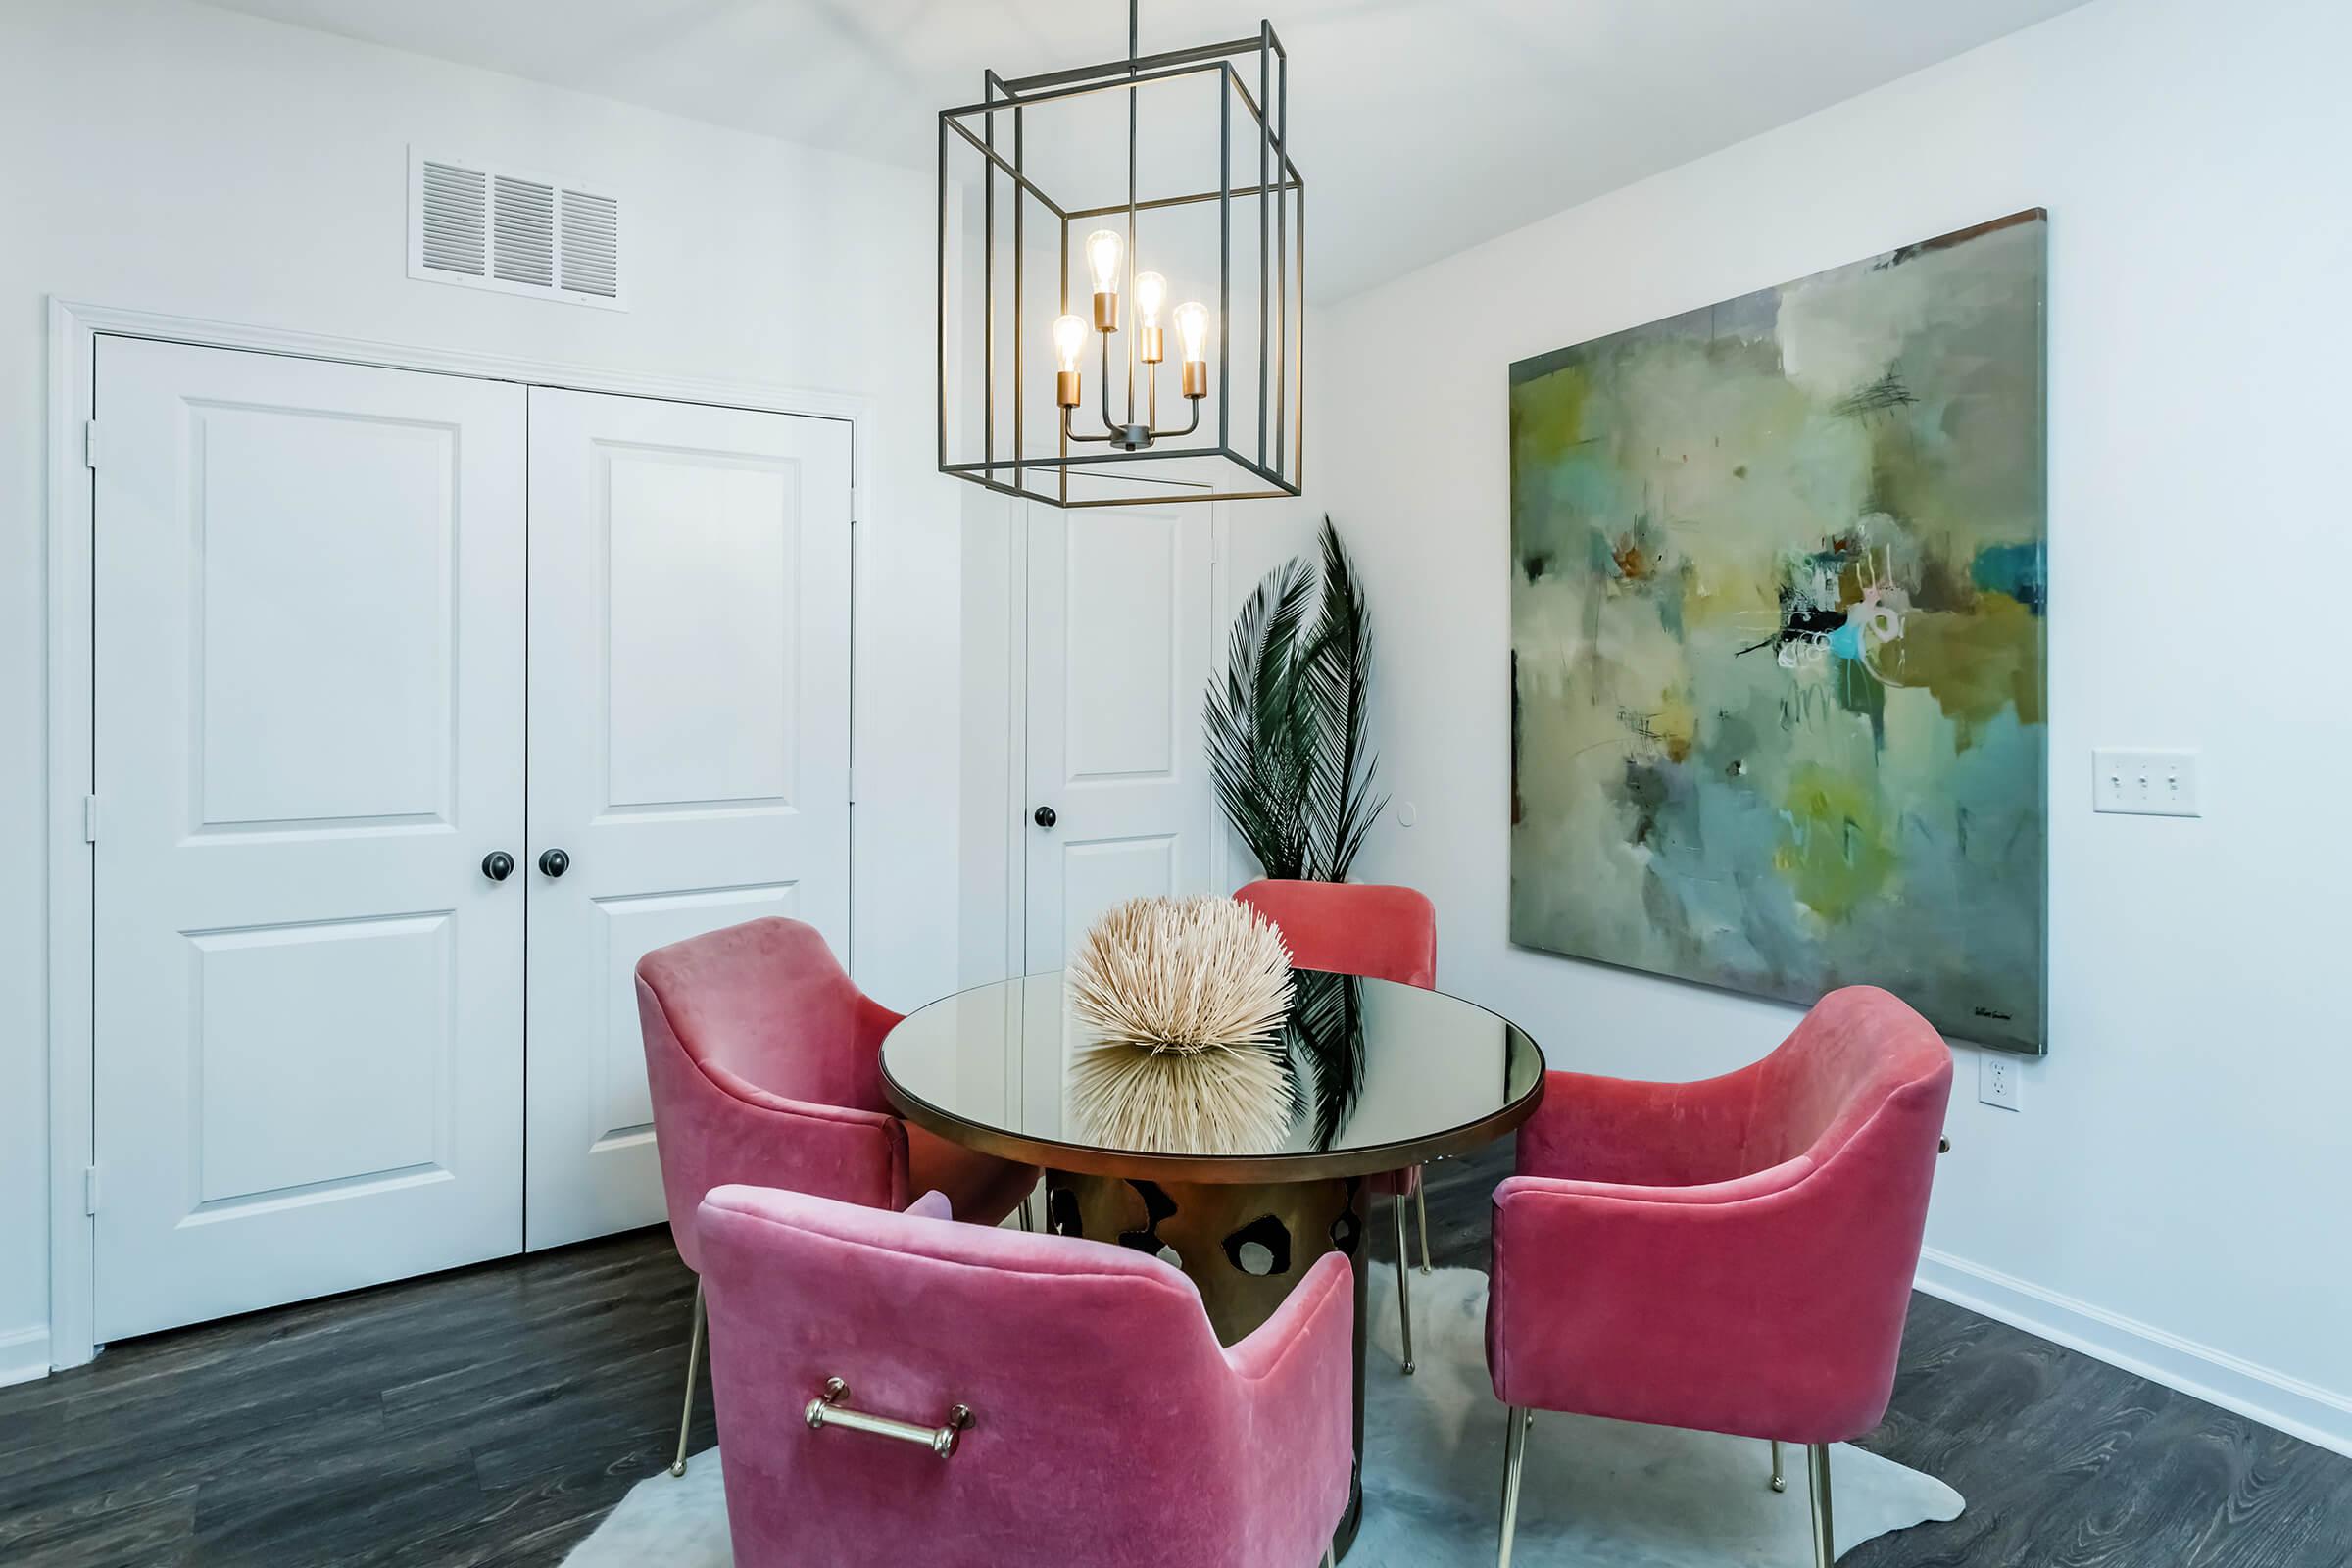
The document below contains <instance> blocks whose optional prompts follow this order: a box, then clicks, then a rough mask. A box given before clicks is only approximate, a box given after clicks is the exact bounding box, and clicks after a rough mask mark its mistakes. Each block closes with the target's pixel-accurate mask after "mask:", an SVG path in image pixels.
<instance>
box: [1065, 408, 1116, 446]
mask: <svg viewBox="0 0 2352 1568" xmlns="http://www.w3.org/2000/svg"><path fill="white" fill-rule="evenodd" d="M1061 433H1062V434H1063V435H1066V436H1068V437H1069V438H1070V439H1071V440H1073V441H1107V440H1109V439H1110V432H1109V431H1108V430H1105V431H1103V433H1102V434H1101V435H1081V434H1079V433H1078V432H1077V431H1076V430H1074V429H1072V428H1071V427H1070V411H1069V410H1067V409H1064V410H1062V411H1061Z"/></svg>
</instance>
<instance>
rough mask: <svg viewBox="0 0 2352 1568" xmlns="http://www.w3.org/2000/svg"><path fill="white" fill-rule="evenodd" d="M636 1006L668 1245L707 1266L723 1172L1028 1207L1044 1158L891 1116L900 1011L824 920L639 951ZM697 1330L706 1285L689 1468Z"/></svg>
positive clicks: (822, 1193) (681, 1450) (854, 1196)
mask: <svg viewBox="0 0 2352 1568" xmlns="http://www.w3.org/2000/svg"><path fill="white" fill-rule="evenodd" d="M637 1016H638V1020H639V1022H640V1023H641V1024H642V1026H643V1029H644V1034H645V1071H646V1079H647V1082H648V1084H649V1085H650V1086H651V1088H652V1090H653V1102H654V1139H655V1143H656V1146H657V1147H658V1149H659V1151H660V1152H661V1157H662V1196H663V1199H664V1200H665V1201H666V1203H667V1206H668V1209H669V1234H670V1240H671V1241H673V1242H674V1243H676V1244H677V1249H678V1255H679V1256H680V1257H682V1258H684V1259H685V1261H686V1266H687V1267H688V1268H690V1269H693V1270H694V1271H695V1273H696V1274H697V1275H698V1276H699V1275H700V1274H701V1273H702V1270H703V1259H702V1249H701V1245H700V1243H699V1242H698V1240H697V1238H696V1236H695V1211H696V1209H697V1208H698V1207H699V1206H700V1205H701V1203H702V1201H703V1195H704V1194H705V1193H707V1192H709V1191H710V1190H711V1188H713V1187H717V1186H721V1185H723V1184H725V1183H728V1182H752V1183H757V1184H759V1185H760V1186H763V1187H789V1188H791V1189H793V1190H794V1191H795V1192H803V1193H814V1194H816V1195H817V1196H819V1197H823V1198H833V1199H839V1200H840V1201H843V1202H848V1203H863V1204H866V1205H867V1206H869V1207H874V1208H893V1209H896V1208H905V1207H906V1206H907V1200H908V1198H909V1197H910V1196H911V1195H912V1194H915V1193H920V1192H924V1191H926V1190H928V1189H933V1188H936V1189H938V1190H939V1191H941V1192H943V1193H945V1194H947V1195H948V1198H949V1201H951V1202H952V1203H953V1204H954V1205H955V1212H956V1218H957V1219H963V1220H971V1221H973V1222H975V1223H977V1224H981V1225H994V1224H996V1223H997V1222H998V1221H999V1220H1001V1219H1003V1218H1004V1217H1005V1215H1006V1214H1008V1213H1010V1212H1012V1210H1013V1209H1015V1208H1017V1207H1020V1206H1021V1204H1022V1202H1023V1201H1024V1200H1025V1199H1026V1198H1027V1196H1028V1195H1029V1193H1030V1191H1031V1189H1033V1188H1034V1187H1035V1186H1036V1184H1037V1170H1036V1168H1035V1167H1034V1166H1029V1165H1014V1164H1010V1163H1007V1162H1006V1161H1005V1160H1001V1159H992V1158H990V1157H989V1156H987V1155H985V1154H977V1153H974V1152H971V1151H969V1150H966V1149H963V1148H961V1147H959V1146H957V1145H955V1144H951V1143H948V1142H946V1141H945V1140H943V1139H939V1138H934V1137H932V1136H931V1135H930V1134H929V1133H926V1132H924V1131H923V1130H922V1129H920V1128H916V1127H908V1126H907V1124H906V1123H905V1122H903V1121H901V1120H900V1119H899V1118H898V1117H897V1116H895V1115H892V1114H891V1112H890V1108H889V1104H888V1103H887V1102H886V1101H885V1100H884V1099H883V1097H882V1066H881V1048H882V1037H883V1036H884V1035H886V1034H888V1033H889V1032H890V1027H891V1025H893V1024H895V1023H897V1022H898V1021H899V1014H897V1013H895V1012H893V1011H891V1010H890V1009H889V1008H888V1007H885V1006H883V1005H881V1004H880V1003H878V1002H876V1001H874V1000H873V999H872V998H870V997H868V996H866V995H865V993H863V992H861V991H859V990H858V986H857V984H856V982H854V981H853V980H851V979H850V977H849V976H848V975H847V974H846V973H844V972H843V970H842V967H841V965H840V964H839V963H837V962H836V961H834V957H833V953H832V950H831V949H829V948H827V947H826V946H825V939H824V938H823V937H821V936H819V935H818V934H817V932H816V928H815V927H813V926H809V925H804V924H803V923H802V922H800V921H798V920H781V919H767V920H753V921H750V922H748V923H746V924H744V925H737V926H729V927H727V928H726V929H725V930H723V931H711V932H709V933H706V934H705V935H702V936H698V937H689V938H688V939H687V940H685V941H684V942H678V943H673V944H671V945H670V946H669V947H666V948H656V949H655V950H654V951H653V952H651V953H649V954H647V955H646V956H644V957H642V958H640V959H638V960H637ZM702 1338H703V1293H702V1287H701V1285H700V1283H699V1281H698V1283H697V1285H696V1287H695V1293H694V1329H693V1332H692V1335H691V1337H690V1338H689V1339H688V1341H687V1348H686V1401H685V1411H684V1414H682V1415H681V1416H680V1417H679V1421H678V1453H677V1458H676V1460H675V1462H673V1463H672V1464H671V1465H670V1474H671V1475H684V1474H685V1473H686V1435H687V1429H688V1428H689V1426H691V1424H692V1422H693V1419H694V1378H695V1362H696V1357H697V1354H698V1353H699V1351H700V1349H701V1348H702Z"/></svg>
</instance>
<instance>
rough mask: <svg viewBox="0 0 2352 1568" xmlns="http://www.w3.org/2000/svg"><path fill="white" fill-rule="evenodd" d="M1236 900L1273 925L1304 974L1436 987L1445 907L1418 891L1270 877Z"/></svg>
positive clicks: (1354, 883)
mask: <svg viewBox="0 0 2352 1568" xmlns="http://www.w3.org/2000/svg"><path fill="white" fill-rule="evenodd" d="M1234 897H1235V898H1236V899H1239V900H1240V901H1241V902H1242V903H1244V904H1247V905H1249V906H1250V907H1251V908H1253V909H1255V910H1257V911H1258V913H1260V914H1262V915H1264V916H1265V917H1266V918H1267V919H1268V920H1271V921H1272V922H1273V923H1274V925H1275V927H1276V929H1278V930H1280V931H1281V932H1282V940H1283V943H1284V945H1285V946H1287V947H1288V948H1289V949H1290V950H1291V961H1292V962H1293V963H1294V964H1296V965H1298V966H1299V968H1301V969H1329V970H1331V971H1333V972H1335V973H1338V974H1359V975H1364V976H1367V977H1369V978H1371V979H1374V980H1395V981H1397V982H1398V983H1399V984H1402V985H1408V986H1419V987H1420V988H1421V989H1422V990H1424V991H1428V990H1432V989H1434V988H1435V987H1436V986H1437V983H1438V910H1437V907H1436V906H1435V905H1433V904H1431V903H1430V902H1429V899H1428V898H1427V896H1426V895H1424V894H1422V893H1421V892H1420V891H1418V890H1417V889H1414V888H1400V887H1393V886H1388V885H1386V884H1382V883H1378V882H1299V881H1290V880H1287V879H1277V878H1271V877H1269V878H1264V879H1261V880H1259V881H1256V882H1252V883H1250V885H1249V886H1247V887H1245V888H1242V889H1241V890H1239V891H1238V892H1236V893H1235V894H1234Z"/></svg>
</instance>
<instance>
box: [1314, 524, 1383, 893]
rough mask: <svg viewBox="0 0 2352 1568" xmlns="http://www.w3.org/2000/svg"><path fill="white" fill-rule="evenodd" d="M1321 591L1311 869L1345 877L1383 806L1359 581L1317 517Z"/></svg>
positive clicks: (1368, 631) (1368, 630) (1368, 625)
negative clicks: (1372, 746)
mask: <svg viewBox="0 0 2352 1568" xmlns="http://www.w3.org/2000/svg"><path fill="white" fill-rule="evenodd" d="M1319 542H1320V544H1321V547H1322V557H1323V595H1322V604H1321V609H1320V613H1319V614H1318V616H1317V618H1316V624H1315V630H1314V632H1313V635H1312V637H1311V639H1310V641H1309V644H1308V652H1307V669H1306V675H1305V679H1304V681H1303V682H1302V689H1303V691H1304V693H1305V695H1306V697H1307V699H1308V701H1309V702H1311V703H1312V704H1313V705H1314V708H1315V711H1316V713H1317V715H1318V718H1319V723H1320V728H1321V730H1322V732H1323V740H1324V745H1323V747H1322V749H1321V750H1320V751H1319V752H1318V753H1317V755H1316V759H1315V771H1314V780H1313V787H1314V805H1315V808H1316V815H1317V817H1318V821H1317V824H1316V825H1317V827H1318V829H1319V830H1320V831H1319V833H1318V838H1319V841H1320V842H1319V844H1318V846H1317V854H1316V856H1315V861H1316V868H1315V873H1314V874H1315V875H1317V876H1319V877H1320V878H1322V879H1323V880H1325V881H1331V882H1340V881H1345V880H1346V879H1347V876H1348V867H1349V866H1350V865H1351V864H1353V862H1354V860H1355V857H1356V852H1357V851H1359V850H1361V849H1362V848H1363V842H1364V838H1365V835H1367V834H1368V833H1370V832H1371V830H1372V824H1373V823H1374V822H1376V821H1378V820H1379V818H1380V813H1381V811H1382V809H1384V808H1386V807H1387V805H1388V797H1387V796H1386V795H1382V796H1379V797H1377V798H1375V797H1374V795H1373V793H1372V782H1373V778H1374V775H1375V774H1376V773H1377V771H1378V768H1379V762H1378V760H1377V759H1375V758H1373V757H1371V756H1370V755H1369V754H1367V752H1366V750H1365V744H1364V728H1365V724H1366V721H1367V716H1368V704H1369V700H1370V685H1371V679H1372V617H1371V613H1370V611H1369V610H1368V609H1367V608H1366V606H1365V603H1364V590H1363V583H1362V580H1361V579H1360V578H1359V577H1357V575H1356V572H1355V564H1354V563H1353V562H1352V561H1350V560H1349V559H1348V552H1347V549H1346V548H1345V547H1344V546H1343V545H1342V544H1341V543H1340V535H1339V530H1338V529H1337V528H1335V527H1333V526H1332V522H1331V519H1330V518H1329V517H1325V518H1324V519H1323V528H1322V532H1321V535H1320V540H1319Z"/></svg>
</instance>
